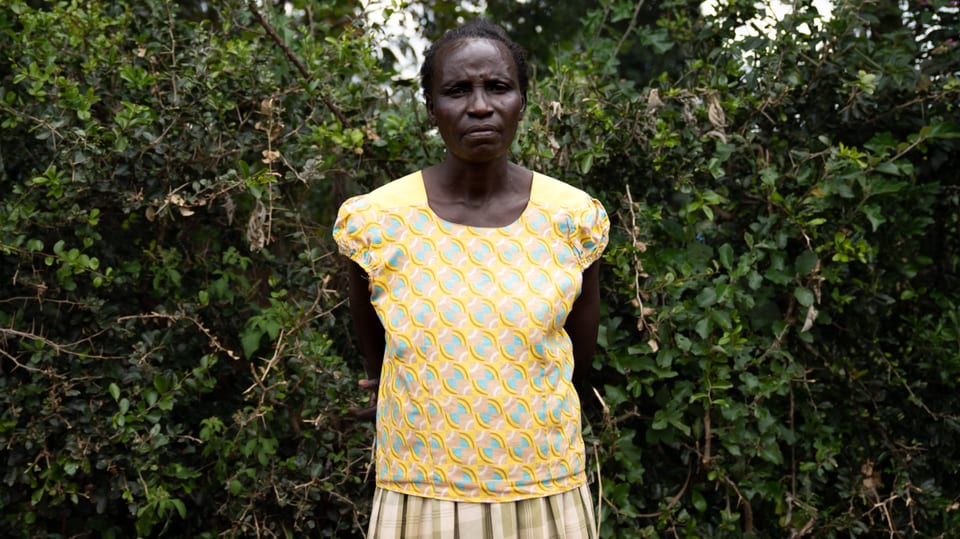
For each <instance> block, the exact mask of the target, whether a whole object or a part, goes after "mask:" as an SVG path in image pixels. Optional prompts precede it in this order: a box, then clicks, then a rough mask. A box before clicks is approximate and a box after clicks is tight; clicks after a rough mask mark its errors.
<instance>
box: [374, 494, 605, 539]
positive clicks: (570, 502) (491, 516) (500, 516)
mask: <svg viewBox="0 0 960 539" xmlns="http://www.w3.org/2000/svg"><path fill="white" fill-rule="evenodd" d="M596 538H597V526H596V518H595V517H594V512H593V502H592V501H591V497H590V489H589V487H587V486H586V485H584V486H582V487H580V488H576V489H573V490H570V491H567V492H563V493H561V494H554V495H553V496H547V497H543V498H531V499H527V500H518V501H514V502H504V503H470V502H453V501H447V500H435V499H432V498H421V497H419V496H413V495H410V494H400V493H398V492H392V491H389V490H383V489H380V488H378V489H377V490H376V493H375V494H374V497H373V513H372V515H371V518H370V531H369V533H368V535H367V539H596Z"/></svg>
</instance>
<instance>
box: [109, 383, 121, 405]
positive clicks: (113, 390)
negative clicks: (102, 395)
mask: <svg viewBox="0 0 960 539" xmlns="http://www.w3.org/2000/svg"><path fill="white" fill-rule="evenodd" d="M107 391H109V392H110V396H111V397H113V400H115V401H116V400H119V399H120V388H119V387H118V386H117V384H115V383H113V382H111V383H110V385H109V386H107Z"/></svg>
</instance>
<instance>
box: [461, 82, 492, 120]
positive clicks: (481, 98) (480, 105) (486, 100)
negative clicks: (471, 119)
mask: <svg viewBox="0 0 960 539" xmlns="http://www.w3.org/2000/svg"><path fill="white" fill-rule="evenodd" d="M469 105H470V107H469V109H468V110H467V112H469V113H470V114H472V115H474V116H485V115H487V114H490V113H491V112H492V111H493V107H492V106H491V105H490V96H489V95H487V92H486V91H484V90H482V89H481V90H475V91H474V92H472V93H471V94H470V103H469Z"/></svg>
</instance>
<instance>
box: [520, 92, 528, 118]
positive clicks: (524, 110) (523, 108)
mask: <svg viewBox="0 0 960 539" xmlns="http://www.w3.org/2000/svg"><path fill="white" fill-rule="evenodd" d="M526 111H527V96H523V103H521V104H520V114H523V113H524V112H526Z"/></svg>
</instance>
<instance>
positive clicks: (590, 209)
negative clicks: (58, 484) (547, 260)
mask: <svg viewBox="0 0 960 539" xmlns="http://www.w3.org/2000/svg"><path fill="white" fill-rule="evenodd" d="M576 217H577V222H576V233H575V237H574V238H573V243H574V248H575V249H576V250H577V254H578V255H579V259H580V269H581V270H583V269H587V267H588V266H590V264H593V263H594V262H596V261H597V259H599V258H600V256H601V255H602V254H603V250H604V249H606V248H607V242H608V241H609V239H610V219H609V217H607V212H606V210H605V209H604V208H603V204H601V203H600V201H599V200H597V199H595V198H591V199H589V201H588V202H587V203H586V204H585V205H584V207H583V209H582V210H580V212H579V213H578V214H577V216H576Z"/></svg>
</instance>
